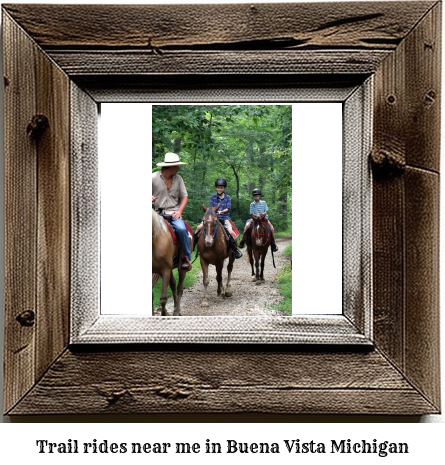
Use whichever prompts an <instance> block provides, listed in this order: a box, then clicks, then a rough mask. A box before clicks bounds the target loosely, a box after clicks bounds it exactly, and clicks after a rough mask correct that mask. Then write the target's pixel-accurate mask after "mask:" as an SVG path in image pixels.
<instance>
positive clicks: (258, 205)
mask: <svg viewBox="0 0 445 465" xmlns="http://www.w3.org/2000/svg"><path fill="white" fill-rule="evenodd" d="M268 210H269V208H268V207H267V203H266V201H265V200H260V201H259V202H255V201H253V202H252V203H251V204H250V214H251V215H252V214H255V215H259V214H260V213H263V212H267V211H268ZM266 218H267V219H269V217H268V216H267V215H266Z"/></svg>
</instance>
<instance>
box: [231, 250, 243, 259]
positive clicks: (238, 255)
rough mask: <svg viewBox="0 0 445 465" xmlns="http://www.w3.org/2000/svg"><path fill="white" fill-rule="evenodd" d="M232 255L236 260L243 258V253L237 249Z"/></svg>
mask: <svg viewBox="0 0 445 465" xmlns="http://www.w3.org/2000/svg"><path fill="white" fill-rule="evenodd" d="M232 255H233V256H234V258H241V257H242V256H243V253H242V252H241V251H240V250H238V249H235V250H233V251H232Z"/></svg>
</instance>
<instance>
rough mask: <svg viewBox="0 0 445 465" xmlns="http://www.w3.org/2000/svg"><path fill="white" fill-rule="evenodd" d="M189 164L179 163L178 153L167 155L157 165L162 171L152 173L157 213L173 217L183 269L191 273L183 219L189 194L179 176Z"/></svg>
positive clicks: (186, 233)
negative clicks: (160, 212)
mask: <svg viewBox="0 0 445 465" xmlns="http://www.w3.org/2000/svg"><path fill="white" fill-rule="evenodd" d="M186 164H187V163H184V162H181V161H179V156H178V155H176V153H170V152H169V153H166V154H165V158H164V161H163V162H162V163H156V165H157V166H160V167H161V170H160V171H155V172H154V173H152V178H151V179H152V189H153V191H152V197H151V200H152V202H155V209H156V211H158V212H159V211H162V212H163V213H165V214H167V215H171V216H172V218H171V224H172V226H173V228H174V230H175V233H176V236H177V237H178V239H179V242H180V244H181V247H182V250H183V253H184V257H183V258H184V260H183V263H182V267H181V268H182V269H183V270H184V271H190V270H191V269H192V264H191V262H190V261H191V258H192V256H191V251H190V243H189V236H188V232H187V229H186V227H185V224H184V221H183V220H182V218H181V215H182V212H183V211H184V209H185V207H186V205H187V202H188V194H187V189H186V188H185V184H184V180H183V179H182V177H181V176H179V174H177V173H178V170H179V166H180V165H186Z"/></svg>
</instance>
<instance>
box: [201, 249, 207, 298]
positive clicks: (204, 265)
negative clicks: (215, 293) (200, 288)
mask: <svg viewBox="0 0 445 465" xmlns="http://www.w3.org/2000/svg"><path fill="white" fill-rule="evenodd" d="M200 261H201V268H202V283H203V284H204V297H203V299H202V302H201V307H208V306H209V302H208V300H207V298H208V297H209V293H208V291H207V286H208V285H209V265H208V264H207V263H206V262H205V261H204V260H203V259H202V256H200Z"/></svg>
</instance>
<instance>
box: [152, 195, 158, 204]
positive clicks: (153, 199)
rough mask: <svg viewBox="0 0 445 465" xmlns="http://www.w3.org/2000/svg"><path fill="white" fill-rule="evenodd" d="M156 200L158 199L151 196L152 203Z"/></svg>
mask: <svg viewBox="0 0 445 465" xmlns="http://www.w3.org/2000/svg"><path fill="white" fill-rule="evenodd" d="M156 199H157V197H155V196H154V195H152V196H151V202H152V203H153V202H154V201H155V200H156Z"/></svg>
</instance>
